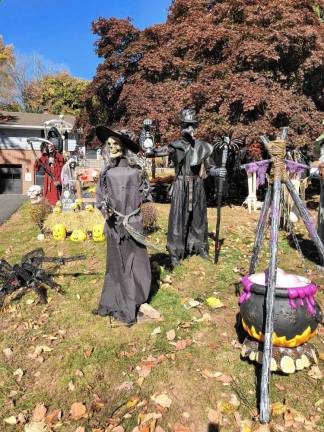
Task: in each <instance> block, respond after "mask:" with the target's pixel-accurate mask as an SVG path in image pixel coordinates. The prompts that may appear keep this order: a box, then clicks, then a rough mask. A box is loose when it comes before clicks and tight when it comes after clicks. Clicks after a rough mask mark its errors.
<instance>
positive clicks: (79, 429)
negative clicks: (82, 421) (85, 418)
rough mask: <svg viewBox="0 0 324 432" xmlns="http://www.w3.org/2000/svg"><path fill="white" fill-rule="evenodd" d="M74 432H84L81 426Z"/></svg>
mask: <svg viewBox="0 0 324 432" xmlns="http://www.w3.org/2000/svg"><path fill="white" fill-rule="evenodd" d="M74 432H85V428H84V427H83V426H79V427H77V428H76V429H75V431H74Z"/></svg>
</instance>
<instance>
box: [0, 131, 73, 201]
mask: <svg viewBox="0 0 324 432" xmlns="http://www.w3.org/2000/svg"><path fill="white" fill-rule="evenodd" d="M42 136H44V135H42V130H41V129H31V130H29V129H27V128H26V129H23V128H21V129H12V128H8V129H6V128H0V165H3V164H6V165H7V164H8V165H21V166H22V193H23V194H27V191H28V188H29V187H30V186H32V185H34V184H35V174H34V161H35V156H34V154H33V152H32V150H31V148H30V145H29V144H28V142H27V138H29V137H38V138H41V137H42ZM70 137H71V138H70ZM33 146H34V149H35V150H36V153H37V154H38V155H40V153H39V150H40V144H39V143H36V142H35V143H33ZM75 147H76V139H75V137H74V136H73V135H72V134H69V139H68V149H69V150H70V151H73V150H75ZM30 174H31V176H30Z"/></svg>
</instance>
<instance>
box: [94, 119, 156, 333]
mask: <svg viewBox="0 0 324 432" xmlns="http://www.w3.org/2000/svg"><path fill="white" fill-rule="evenodd" d="M96 134H97V137H98V139H99V141H100V142H101V144H102V146H103V147H102V155H103V157H104V160H105V168H104V169H103V170H102V171H101V174H100V177H99V181H98V186H97V207H98V208H100V209H101V210H102V212H103V214H105V215H106V218H107V219H106V224H107V235H108V239H107V240H108V241H107V262H109V267H108V271H107V273H106V276H105V281H104V285H103V289H102V293H101V298H100V301H99V305H98V308H97V309H95V310H94V311H93V314H95V315H99V316H110V317H113V318H114V319H115V320H117V321H118V323H120V324H121V325H126V326H131V325H133V324H134V323H136V320H137V312H138V307H139V306H140V305H141V304H143V303H145V302H146V301H147V299H148V296H149V293H150V287H151V268H150V262H149V257H148V253H147V249H146V241H145V237H144V236H143V226H142V216H141V207H140V206H141V204H142V202H143V200H144V199H145V196H146V195H145V193H146V192H148V191H147V189H146V188H145V187H144V185H145V177H146V174H145V173H143V171H142V169H141V167H140V166H138V164H137V162H136V157H134V155H133V154H134V153H135V154H136V153H138V151H139V146H138V145H137V144H136V143H135V141H133V140H132V136H131V133H129V132H123V131H122V132H119V131H114V130H111V129H109V128H107V127H105V126H99V127H97V128H96Z"/></svg>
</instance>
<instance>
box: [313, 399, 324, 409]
mask: <svg viewBox="0 0 324 432" xmlns="http://www.w3.org/2000/svg"><path fill="white" fill-rule="evenodd" d="M323 402H324V399H319V400H318V401H317V402H315V406H316V407H318V406H320V405H322V403H323Z"/></svg>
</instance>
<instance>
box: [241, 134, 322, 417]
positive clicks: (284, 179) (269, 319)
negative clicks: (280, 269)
mask: <svg viewBox="0 0 324 432" xmlns="http://www.w3.org/2000/svg"><path fill="white" fill-rule="evenodd" d="M287 133H288V128H283V129H282V131H281V136H280V137H279V138H278V139H277V140H275V141H270V140H269V138H268V137H267V136H265V135H263V136H262V137H261V140H262V142H263V143H264V144H265V147H266V149H267V151H268V153H269V154H270V156H271V162H272V167H271V173H270V184H269V187H268V190H267V193H266V196H265V200H264V203H263V207H262V210H261V213H260V217H259V222H258V226H257V232H256V238H255V244H254V248H253V252H252V257H251V262H250V268H249V274H250V275H251V274H253V273H255V269H256V266H257V262H258V257H259V254H260V251H261V248H262V243H263V239H264V233H265V228H266V221H267V216H268V213H269V210H270V207H271V228H270V261H269V274H268V282H267V294H266V304H265V311H266V317H265V327H264V328H265V330H264V345H263V360H262V373H261V386H260V391H261V395H260V422H261V423H269V421H270V397H269V385H270V362H271V356H272V333H273V319H274V301H275V288H276V279H277V249H278V230H279V223H280V197H281V189H282V185H283V184H285V185H286V187H287V189H288V192H289V194H290V196H291V197H292V199H293V201H294V203H295V205H296V207H297V209H298V211H299V213H300V216H301V219H302V220H303V222H304V224H305V227H306V229H307V231H308V234H309V236H310V238H311V239H312V241H313V242H314V244H315V246H316V248H317V250H318V253H319V256H320V260H321V263H322V265H323V263H324V246H323V243H322V241H321V239H320V237H319V236H318V234H317V231H316V229H315V227H314V225H313V223H312V220H311V217H310V215H309V213H308V211H307V209H306V207H305V205H304V203H303V201H302V200H301V198H300V197H299V195H298V193H297V191H296V189H295V188H294V185H293V184H292V182H291V180H290V179H289V177H288V174H287V169H286V164H285V155H286V147H287Z"/></svg>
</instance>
